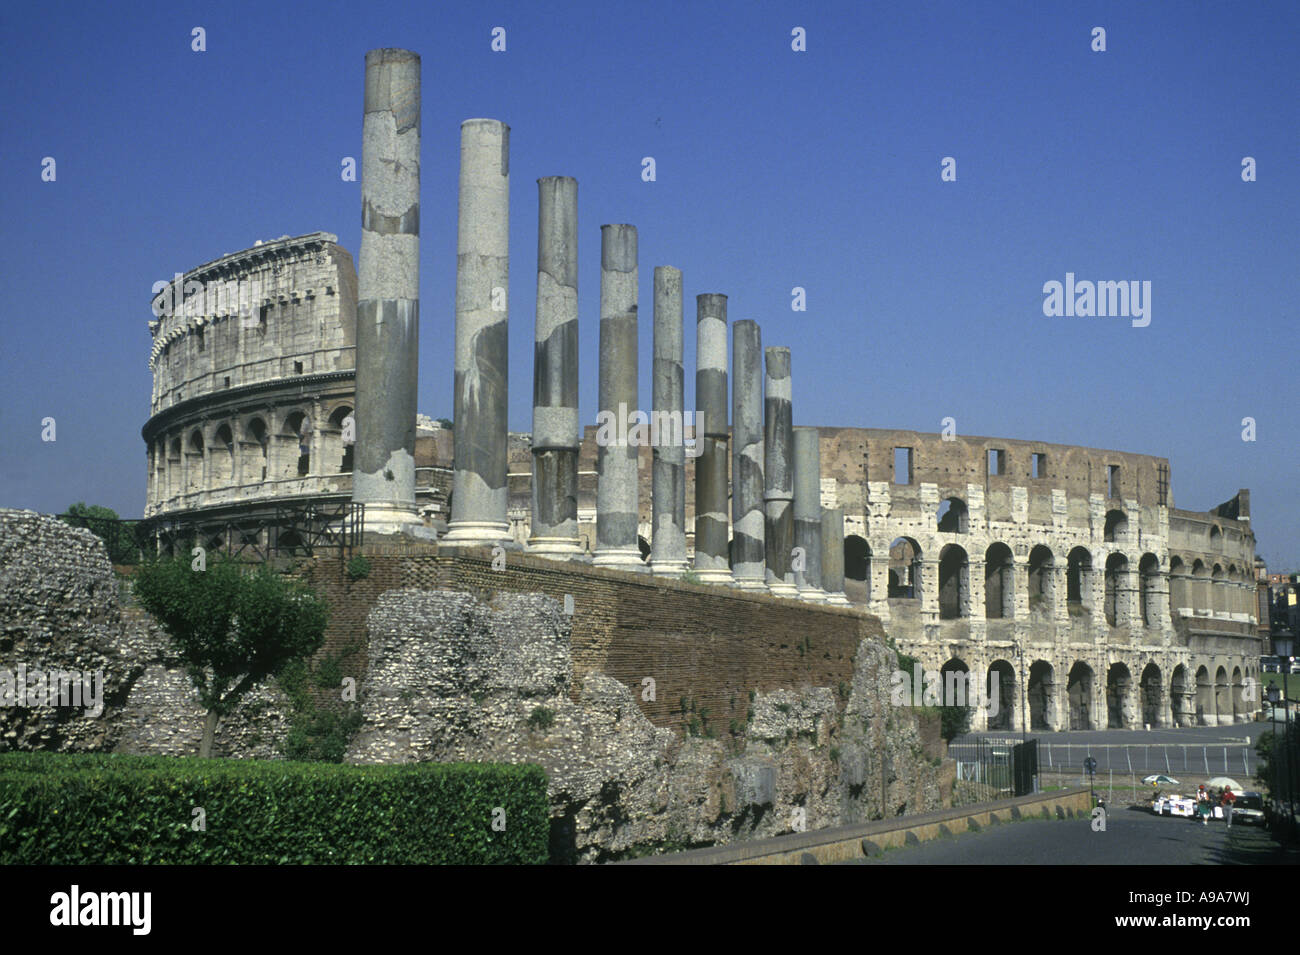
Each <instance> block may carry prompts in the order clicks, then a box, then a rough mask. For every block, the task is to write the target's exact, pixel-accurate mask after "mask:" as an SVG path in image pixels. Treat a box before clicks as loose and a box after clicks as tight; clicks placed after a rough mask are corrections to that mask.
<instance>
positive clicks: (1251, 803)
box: [1232, 790, 1264, 826]
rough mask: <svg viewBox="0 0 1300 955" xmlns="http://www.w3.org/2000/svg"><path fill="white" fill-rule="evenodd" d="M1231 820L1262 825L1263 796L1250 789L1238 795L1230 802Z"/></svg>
mask: <svg viewBox="0 0 1300 955" xmlns="http://www.w3.org/2000/svg"><path fill="white" fill-rule="evenodd" d="M1232 821H1233V822H1245V823H1250V824H1251V825H1253V826H1262V825H1264V797H1263V796H1261V795H1260V794H1259V793H1257V792H1253V791H1251V790H1247V791H1246V792H1244V793H1241V794H1240V795H1238V796H1237V799H1236V801H1235V802H1233V804H1232Z"/></svg>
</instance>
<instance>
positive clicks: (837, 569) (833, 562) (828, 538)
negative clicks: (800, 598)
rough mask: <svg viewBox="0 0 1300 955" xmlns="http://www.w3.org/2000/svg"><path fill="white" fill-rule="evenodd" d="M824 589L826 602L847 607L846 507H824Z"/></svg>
mask: <svg viewBox="0 0 1300 955" xmlns="http://www.w3.org/2000/svg"><path fill="white" fill-rule="evenodd" d="M822 589H823V590H825V591H826V602H827V603H828V604H834V605H835V606H837V607H847V606H848V605H849V598H848V596H847V595H846V594H845V593H844V508H842V507H823V508H822Z"/></svg>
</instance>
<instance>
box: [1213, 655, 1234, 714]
mask: <svg viewBox="0 0 1300 955" xmlns="http://www.w3.org/2000/svg"><path fill="white" fill-rule="evenodd" d="M1214 713H1215V716H1216V717H1217V718H1218V725H1219V726H1223V725H1225V724H1227V723H1230V722H1232V687H1231V685H1230V684H1229V683H1228V671H1227V669H1226V668H1224V667H1219V669H1218V670H1216V671H1215V673H1214Z"/></svg>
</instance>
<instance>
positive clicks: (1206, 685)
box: [1196, 666, 1216, 726]
mask: <svg viewBox="0 0 1300 955" xmlns="http://www.w3.org/2000/svg"><path fill="white" fill-rule="evenodd" d="M1196 725H1197V726H1214V725H1216V724H1215V721H1214V683H1213V682H1212V681H1211V680H1210V671H1209V669H1208V668H1206V667H1204V666H1202V667H1200V668H1199V669H1198V670H1197V671H1196Z"/></svg>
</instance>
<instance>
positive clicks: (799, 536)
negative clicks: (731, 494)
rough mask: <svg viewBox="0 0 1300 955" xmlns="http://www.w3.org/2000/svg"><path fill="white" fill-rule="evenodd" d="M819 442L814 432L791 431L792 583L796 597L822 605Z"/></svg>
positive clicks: (805, 429) (796, 429) (797, 429)
mask: <svg viewBox="0 0 1300 955" xmlns="http://www.w3.org/2000/svg"><path fill="white" fill-rule="evenodd" d="M821 485H822V482H821V441H820V440H819V438H818V434H817V429H816V428H795V429H794V545H795V547H796V548H798V553H797V554H796V559H797V560H798V561H799V562H801V563H802V565H803V570H802V571H801V570H800V569H799V564H798V563H796V565H795V575H794V576H795V582H796V583H797V584H798V587H799V597H800V599H802V600H806V601H808V602H810V603H825V602H826V592H825V591H824V590H822V486H821Z"/></svg>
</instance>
